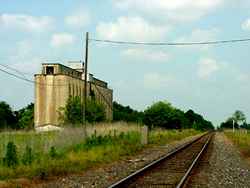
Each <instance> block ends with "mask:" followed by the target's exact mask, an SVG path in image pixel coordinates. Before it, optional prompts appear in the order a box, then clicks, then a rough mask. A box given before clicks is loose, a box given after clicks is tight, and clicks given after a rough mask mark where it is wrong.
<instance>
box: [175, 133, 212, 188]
mask: <svg viewBox="0 0 250 188" xmlns="http://www.w3.org/2000/svg"><path fill="white" fill-rule="evenodd" d="M211 138H212V135H211V136H210V137H209V138H208V139H207V141H206V143H205V144H204V146H203V147H202V149H201V151H200V152H199V154H198V155H197V156H196V158H195V159H194V160H193V162H192V164H191V165H190V167H189V169H188V170H187V172H186V173H185V175H184V176H183V177H182V179H181V181H180V182H179V184H178V185H177V186H176V188H182V187H183V186H184V184H185V182H186V180H187V179H188V177H189V175H190V173H191V171H192V170H193V168H194V166H195V165H196V164H197V163H198V161H199V159H200V157H201V155H202V154H203V152H204V151H205V149H206V148H207V146H208V144H209V142H210V140H211Z"/></svg>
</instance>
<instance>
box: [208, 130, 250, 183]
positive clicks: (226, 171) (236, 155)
mask: <svg viewBox="0 0 250 188" xmlns="http://www.w3.org/2000/svg"><path fill="white" fill-rule="evenodd" d="M210 171H211V174H210V177H209V183H208V187H220V188H223V187H227V188H231V187H233V188H244V187H246V188H247V187H250V166H249V163H248V162H247V161H246V160H245V159H243V158H242V156H241V154H240V152H239V150H238V149H237V148H236V147H235V146H234V145H233V144H232V142H231V141H230V140H229V139H228V138H227V137H226V136H225V135H224V133H217V134H216V135H215V138H214V146H213V152H212V155H211V158H210Z"/></svg>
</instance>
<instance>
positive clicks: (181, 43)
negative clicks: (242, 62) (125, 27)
mask: <svg viewBox="0 0 250 188" xmlns="http://www.w3.org/2000/svg"><path fill="white" fill-rule="evenodd" d="M89 40H90V41H94V42H102V43H111V44H120V45H123V44H126V45H146V46H192V45H218V44H226V43H239V42H249V41H250V38H245V39H233V40H217V41H203V42H131V41H115V40H102V39H94V38H92V39H89Z"/></svg>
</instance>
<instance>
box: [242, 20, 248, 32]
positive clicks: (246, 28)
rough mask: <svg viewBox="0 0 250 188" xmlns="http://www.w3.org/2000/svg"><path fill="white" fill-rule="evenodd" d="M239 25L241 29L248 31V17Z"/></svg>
mask: <svg viewBox="0 0 250 188" xmlns="http://www.w3.org/2000/svg"><path fill="white" fill-rule="evenodd" d="M241 27H242V29H243V30H246V31H250V18H249V19H247V20H245V21H244V22H243V24H242V25H241Z"/></svg>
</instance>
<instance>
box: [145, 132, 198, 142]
mask: <svg viewBox="0 0 250 188" xmlns="http://www.w3.org/2000/svg"><path fill="white" fill-rule="evenodd" d="M200 133H202V132H201V131H197V130H194V129H184V130H161V129H158V130H153V131H152V132H150V134H149V144H157V145H166V144H168V143H170V142H173V141H178V140H182V139H183V138H186V137H189V136H193V135H197V134H200Z"/></svg>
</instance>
